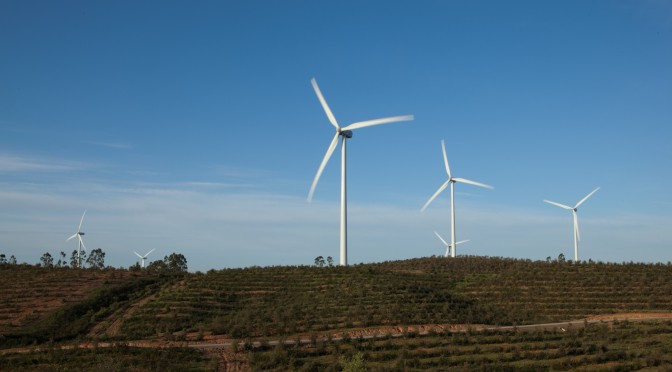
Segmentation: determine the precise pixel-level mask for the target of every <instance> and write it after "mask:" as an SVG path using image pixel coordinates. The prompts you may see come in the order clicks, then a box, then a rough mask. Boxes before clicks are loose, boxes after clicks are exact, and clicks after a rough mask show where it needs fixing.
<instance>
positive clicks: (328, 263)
mask: <svg viewBox="0 0 672 372" xmlns="http://www.w3.org/2000/svg"><path fill="white" fill-rule="evenodd" d="M327 265H329V266H330V267H331V266H334V258H333V257H331V256H329V257H327Z"/></svg>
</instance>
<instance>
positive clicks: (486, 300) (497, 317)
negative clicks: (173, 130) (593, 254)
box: [0, 256, 672, 370]
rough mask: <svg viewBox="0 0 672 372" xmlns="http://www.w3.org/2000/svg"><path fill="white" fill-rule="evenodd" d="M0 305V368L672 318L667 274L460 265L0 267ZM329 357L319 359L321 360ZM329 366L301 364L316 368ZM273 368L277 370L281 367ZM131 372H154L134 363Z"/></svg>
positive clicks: (474, 261)
mask: <svg viewBox="0 0 672 372" xmlns="http://www.w3.org/2000/svg"><path fill="white" fill-rule="evenodd" d="M0 298H2V302H1V303H0V335H2V336H1V337H0V345H2V347H3V348H4V349H6V350H5V354H6V355H13V356H14V357H13V358H9V359H10V360H14V362H13V363H17V364H12V365H5V366H3V365H2V364H0V369H3V370H4V369H10V368H9V367H11V366H18V365H20V360H21V357H19V356H18V354H13V353H10V352H9V350H7V349H10V348H17V347H19V348H21V347H22V348H26V347H29V346H30V347H34V346H40V345H42V347H43V348H44V347H49V348H52V349H53V348H54V347H55V346H58V345H73V344H78V345H81V344H83V343H87V344H89V345H102V344H106V345H107V344H116V345H121V346H123V347H124V348H125V349H123V348H122V349H115V350H117V354H116V355H117V356H115V357H114V358H115V360H116V361H117V362H120V363H121V361H123V360H129V363H130V360H136V359H134V358H135V357H131V356H130V354H133V353H140V352H139V351H138V350H136V349H135V348H129V347H128V346H126V345H136V346H152V347H158V346H180V345H186V344H192V345H195V344H199V343H201V344H202V343H213V342H233V343H239V344H240V345H243V344H245V345H248V343H250V342H252V341H262V342H268V341H271V340H291V339H297V338H309V339H312V340H313V341H316V340H318V339H321V338H331V337H335V336H337V335H345V336H346V338H357V337H362V336H364V335H369V334H377V335H379V336H383V335H388V336H389V335H391V334H394V333H408V332H409V330H411V332H412V333H414V334H417V333H418V332H423V333H428V334H432V335H435V334H436V333H445V332H454V331H471V330H474V329H479V328H482V327H484V326H485V325H488V326H522V325H526V324H538V323H553V322H569V321H572V320H578V319H588V318H592V319H597V318H599V317H602V318H609V317H612V316H614V314H621V313H626V314H629V315H628V317H631V318H634V317H636V316H646V314H655V315H656V316H659V315H661V314H662V315H663V316H665V315H666V314H667V313H668V312H669V311H670V309H672V266H670V265H669V264H667V265H663V264H637V263H623V264H611V263H592V262H591V263H581V264H574V263H570V262H557V261H553V262H542V261H529V260H516V259H505V258H487V257H469V256H467V257H457V258H443V257H428V258H419V259H412V260H405V261H390V262H382V263H376V264H363V265H355V266H350V267H308V266H299V267H287V266H277V267H264V268H261V267H251V268H244V269H224V270H210V271H208V272H207V273H170V274H157V273H150V272H149V271H146V270H145V271H137V272H131V271H126V270H119V269H105V270H91V269H68V268H50V269H47V268H38V267H33V266H27V265H26V266H24V265H3V266H0ZM635 314H639V315H635ZM586 326H587V323H586ZM598 326H599V325H598ZM661 327H662V326H661ZM659 328H660V327H659ZM662 328H665V327H662ZM662 328H661V329H662ZM667 328H670V329H672V326H667ZM654 329H658V328H655V327H654ZM502 332H504V331H502ZM509 332H510V330H509ZM544 332H551V333H553V334H554V335H555V334H557V332H560V331H557V330H556V331H549V330H546V331H544ZM670 332H672V331H670ZM575 336H576V335H575ZM474 337H475V336H474ZM553 337H556V338H557V337H559V336H553ZM542 338H543V337H542ZM388 341H389V339H388ZM371 342H372V345H373V341H371ZM381 342H382V341H381ZM395 342H396V341H395ZM399 342H401V341H399ZM633 342H634V341H633ZM476 343H478V342H476ZM313 347H316V344H315V342H313ZM248 349H249V345H248ZM262 349H263V348H262ZM26 350H27V349H26ZM26 350H22V351H26ZM179 350H180V351H179V353H187V354H188V355H189V357H186V356H184V355H183V356H184V358H183V359H184V360H186V361H188V363H193V365H192V364H187V365H183V367H184V368H183V369H189V368H197V369H198V368H204V366H205V367H207V368H213V369H214V368H215V367H214V366H215V363H216V361H215V360H217V359H218V358H220V357H222V355H224V354H221V353H220V354H217V353H212V352H211V353H210V354H204V353H202V352H200V351H197V350H193V349H184V350H183V349H179ZM353 350H354V349H353ZM131 351H132V352H131ZM597 351H598V350H597V349H596V350H595V352H597ZM52 352H53V351H52ZM58 352H59V353H65V352H66V351H62V350H61V351H58ZM73 352H74V351H73ZM108 352H110V351H108ZM269 352H270V351H269ZM330 352H333V350H332V351H328V350H327V349H325V351H324V353H323V354H320V355H326V354H329V353H330ZM365 352H366V351H365ZM78 353H80V354H81V353H83V352H82V351H81V350H79V351H78ZM176 353H177V352H176ZM263 353H264V351H263V350H258V351H255V352H254V353H253V354H250V355H248V356H247V359H249V362H250V363H251V364H252V365H253V366H254V363H255V360H256V359H255V358H256V357H253V355H256V356H260V355H263ZM118 354H122V355H126V357H125V358H126V359H124V358H119V355H118ZM444 354H445V353H444ZM82 355H84V356H82V358H85V359H86V358H87V356H86V353H84V354H82ZM110 355H115V354H114V353H111V354H110ZM185 355H186V354H185ZM227 355H228V354H227ZM228 357H230V355H229V356H228ZM349 357H353V355H349ZM626 357H627V355H626ZM17 358H18V359H17ZM53 358H55V357H53ZM53 358H52V359H53ZM154 358H155V359H156V358H158V357H154ZM260 358H261V357H260ZM295 358H296V357H295ZM137 359H141V358H140V357H139V356H137ZM168 359H170V358H168V357H166V360H168ZM262 359H263V358H261V359H259V360H256V363H262V362H261V360H262ZM365 359H366V358H365ZM523 359H524V358H523ZM626 359H627V358H626ZM330 360H331V359H330ZM610 361H613V360H611V359H610ZM313 362H314V361H311V362H310V363H313ZM332 362H334V361H333V360H331V362H325V361H324V360H323V361H322V362H320V363H322V364H320V363H317V364H314V363H313V365H316V366H319V365H322V366H323V367H325V368H326V366H328V365H330V364H329V363H332ZM336 362H338V360H336ZM3 363H8V362H3ZM157 363H159V362H157ZM306 363H308V362H306ZM591 363H592V362H591ZM173 364H174V363H173ZM332 364H333V363H332ZM46 365H49V364H48V363H47V364H46ZM259 365H262V364H259ZM439 365H440V364H439ZM156 366H158V364H157V365H156ZM272 366H273V365H269V367H272ZM276 367H277V368H280V369H282V365H281V364H277V365H276ZM285 367H286V366H285ZM380 367H381V368H383V365H380ZM139 368H140V369H141V370H142V369H143V368H146V369H148V370H152V369H154V368H153V367H151V366H148V367H142V363H140V367H139ZM156 368H158V367H156ZM176 368H177V367H176Z"/></svg>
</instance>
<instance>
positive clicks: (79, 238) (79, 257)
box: [65, 210, 86, 268]
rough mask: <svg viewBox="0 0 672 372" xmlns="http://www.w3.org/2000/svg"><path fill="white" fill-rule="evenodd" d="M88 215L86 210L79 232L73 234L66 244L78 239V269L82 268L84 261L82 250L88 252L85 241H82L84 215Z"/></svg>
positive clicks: (80, 221) (80, 222)
mask: <svg viewBox="0 0 672 372" xmlns="http://www.w3.org/2000/svg"><path fill="white" fill-rule="evenodd" d="M85 214H86V210H84V213H83V214H82V219H81V220H79V227H78V228H77V232H76V233H74V234H72V236H71V237H69V238H68V239H66V240H65V241H66V242H69V241H70V240H72V239H74V238H75V237H77V239H78V240H77V267H78V268H79V267H82V259H81V255H80V252H81V251H82V248H84V250H86V247H85V246H84V240H82V236H83V235H84V232H83V231H82V223H83V222H84V215H85Z"/></svg>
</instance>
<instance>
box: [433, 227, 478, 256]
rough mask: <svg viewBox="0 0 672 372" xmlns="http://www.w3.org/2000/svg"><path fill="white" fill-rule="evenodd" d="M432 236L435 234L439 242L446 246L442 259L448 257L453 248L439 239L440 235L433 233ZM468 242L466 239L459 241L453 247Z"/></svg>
mask: <svg viewBox="0 0 672 372" xmlns="http://www.w3.org/2000/svg"><path fill="white" fill-rule="evenodd" d="M434 234H436V236H437V237H438V238H439V240H441V242H442V243H443V245H445V246H446V254H445V255H444V257H448V255H449V254H450V251H451V248H452V247H453V246H452V245H451V244H448V243H447V242H446V241H445V240H443V238H442V237H441V235H439V233H438V232H436V231H434ZM468 241H469V240H468V239H467V240H460V241H459V242H456V243H455V245H458V244H462V243H466V242H468Z"/></svg>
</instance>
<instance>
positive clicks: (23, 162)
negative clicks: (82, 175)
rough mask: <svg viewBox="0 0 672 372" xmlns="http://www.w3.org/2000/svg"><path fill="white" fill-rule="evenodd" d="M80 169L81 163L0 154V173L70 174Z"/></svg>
mask: <svg viewBox="0 0 672 372" xmlns="http://www.w3.org/2000/svg"><path fill="white" fill-rule="evenodd" d="M82 168H84V164H82V163H75V162H63V161H60V162H59V161H52V160H45V159H39V158H30V157H23V156H17V155H10V154H0V172H71V171H75V170H79V169H82Z"/></svg>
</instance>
